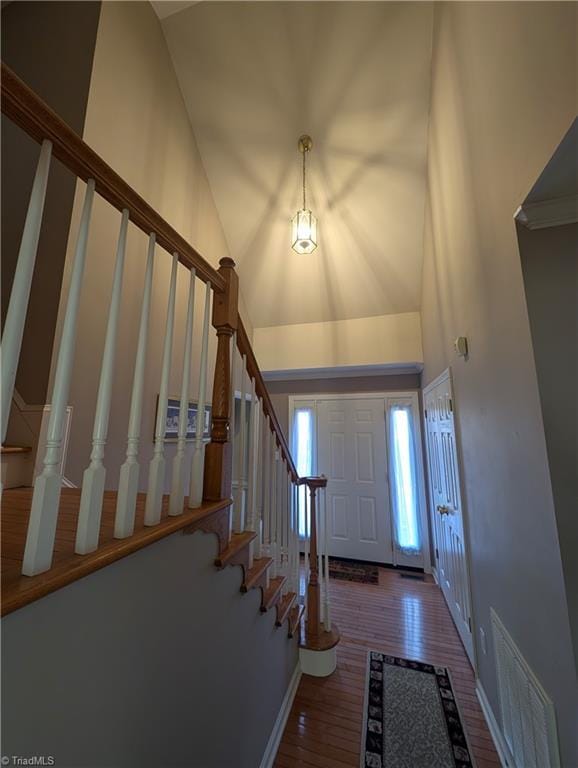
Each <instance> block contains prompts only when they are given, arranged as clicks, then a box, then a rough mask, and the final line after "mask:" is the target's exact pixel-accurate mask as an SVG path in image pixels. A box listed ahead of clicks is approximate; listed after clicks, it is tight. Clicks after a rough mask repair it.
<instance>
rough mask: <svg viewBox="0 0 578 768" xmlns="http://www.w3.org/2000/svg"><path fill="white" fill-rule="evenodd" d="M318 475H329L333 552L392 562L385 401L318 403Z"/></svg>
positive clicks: (362, 400) (331, 546)
mask: <svg viewBox="0 0 578 768" xmlns="http://www.w3.org/2000/svg"><path fill="white" fill-rule="evenodd" d="M317 434H318V452H317V457H318V467H317V469H318V473H319V474H324V475H326V477H327V515H328V519H329V554H331V555H334V556H336V557H347V558H352V559H356V560H370V561H373V562H376V563H392V561H393V550H392V538H391V513H390V505H389V490H388V485H387V460H386V455H387V454H386V447H385V402H384V400H383V399H378V398H374V399H359V400H358V399H343V400H320V401H318V403H317Z"/></svg>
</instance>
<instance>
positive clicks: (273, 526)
mask: <svg viewBox="0 0 578 768" xmlns="http://www.w3.org/2000/svg"><path fill="white" fill-rule="evenodd" d="M271 438H272V440H271V493H270V499H271V502H270V514H269V525H270V541H271V544H270V546H271V551H270V553H269V556H270V557H272V558H273V565H272V566H271V575H272V576H278V573H279V571H278V565H279V561H278V558H277V441H276V439H275V433H274V432H272V433H271Z"/></svg>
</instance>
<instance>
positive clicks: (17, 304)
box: [1, 140, 52, 443]
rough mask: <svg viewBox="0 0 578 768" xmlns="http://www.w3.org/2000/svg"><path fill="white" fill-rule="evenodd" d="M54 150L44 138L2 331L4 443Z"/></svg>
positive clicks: (50, 143)
mask: <svg viewBox="0 0 578 768" xmlns="http://www.w3.org/2000/svg"><path fill="white" fill-rule="evenodd" d="M51 153H52V142H51V141H48V140H45V141H43V142H42V147H41V149H40V157H39V158H38V165H37V166H36V174H35V176H34V182H33V183H32V191H31V193H30V201H29V203H28V211H27V213H26V219H25V221H24V229H23V231H22V239H21V241H20V250H19V251H18V261H17V262H16V271H15V272H14V281H13V282H12V291H11V293H10V301H9V303H8V311H7V313H6V320H5V322H4V331H3V333H2V352H1V357H2V443H4V440H5V439H6V430H7V429H8V418H9V416H10V406H11V403H12V395H13V394H14V383H15V381H16V371H17V370H18V360H19V358H20V350H21V348H22V336H23V334H24V324H25V322H26V313H27V311H28V302H29V300H30V287H31V285H32V277H33V275H34V265H35V263H36V253H37V251H38V240H39V238H40V227H41V225H42V214H43V212H44V200H45V197H46V186H47V184H48V172H49V170H50V156H51Z"/></svg>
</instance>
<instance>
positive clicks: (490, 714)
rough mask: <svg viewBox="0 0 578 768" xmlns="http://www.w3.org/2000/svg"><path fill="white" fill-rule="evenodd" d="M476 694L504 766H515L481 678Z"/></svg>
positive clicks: (511, 767)
mask: <svg viewBox="0 0 578 768" xmlns="http://www.w3.org/2000/svg"><path fill="white" fill-rule="evenodd" d="M476 695H477V697H478V701H479V702H480V707H481V708H482V712H483V714H484V717H485V718H486V723H487V725H488V730H489V731H490V736H491V737H492V741H493V742H494V746H495V747H496V752H497V753H498V757H499V758H500V763H501V765H502V768H514V765H515V763H514V759H513V757H512V755H511V754H510V750H509V749H508V745H507V744H506V740H505V739H504V737H503V735H502V730H501V728H500V726H499V725H498V721H497V720H496V716H495V714H494V710H493V709H492V705H491V704H490V702H489V700H488V697H487V696H486V692H485V691H484V688H483V686H482V683H481V681H480V679H479V678H478V679H477V680H476Z"/></svg>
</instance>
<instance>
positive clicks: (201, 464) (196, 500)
mask: <svg viewBox="0 0 578 768" xmlns="http://www.w3.org/2000/svg"><path fill="white" fill-rule="evenodd" d="M210 309H211V283H207V285H206V289H205V314H204V317H203V340H202V342H201V369H200V371H199V398H198V402H197V431H196V432H195V444H194V448H193V460H192V464H191V481H190V483H189V502H188V503H189V507H190V508H191V509H197V508H198V507H200V506H201V504H202V503H203V472H204V470H205V441H204V438H203V434H204V430H205V405H206V400H207V359H208V352H209V321H210Z"/></svg>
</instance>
